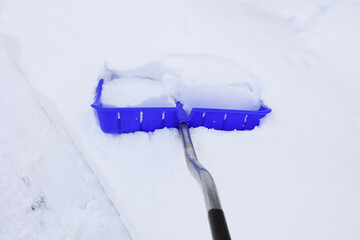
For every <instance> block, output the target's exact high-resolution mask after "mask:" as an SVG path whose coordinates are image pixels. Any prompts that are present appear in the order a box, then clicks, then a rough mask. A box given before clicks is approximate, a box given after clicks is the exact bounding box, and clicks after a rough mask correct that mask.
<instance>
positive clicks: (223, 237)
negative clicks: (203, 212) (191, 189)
mask: <svg viewBox="0 0 360 240" xmlns="http://www.w3.org/2000/svg"><path fill="white" fill-rule="evenodd" d="M178 128H179V133H180V135H181V138H182V143H183V146H184V152H185V158H186V164H187V166H188V169H189V171H190V173H191V174H192V176H193V177H194V178H195V179H196V181H197V182H198V183H199V185H200V187H201V190H202V192H203V194H204V199H205V204H206V209H207V211H208V218H209V223H210V228H211V233H212V236H213V240H230V239H231V238H230V233H229V229H228V227H227V224H226V220H225V215H224V212H223V210H222V208H221V204H220V199H219V195H218V192H217V189H216V185H215V181H214V179H213V177H212V176H211V174H210V173H209V171H208V170H206V168H205V167H204V166H203V165H201V163H200V162H199V160H198V159H197V156H196V154H195V149H194V146H193V144H192V141H191V137H190V132H189V126H188V123H187V122H180V123H179V125H178Z"/></svg>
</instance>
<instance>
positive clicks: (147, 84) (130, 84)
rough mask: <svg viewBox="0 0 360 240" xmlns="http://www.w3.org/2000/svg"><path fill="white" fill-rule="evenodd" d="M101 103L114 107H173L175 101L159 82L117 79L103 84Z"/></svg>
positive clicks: (141, 79)
mask: <svg viewBox="0 0 360 240" xmlns="http://www.w3.org/2000/svg"><path fill="white" fill-rule="evenodd" d="M101 102H102V103H103V104H104V105H107V106H115V107H174V106H175V101H174V100H173V99H171V98H170V96H169V95H168V94H167V92H166V91H165V88H164V86H163V84H162V83H161V82H160V81H156V80H151V79H147V78H139V77H137V78H135V77H134V78H118V79H112V80H111V81H110V82H108V83H105V84H103V90H102V93H101Z"/></svg>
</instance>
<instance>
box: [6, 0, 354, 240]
mask: <svg viewBox="0 0 360 240" xmlns="http://www.w3.org/2000/svg"><path fill="white" fill-rule="evenodd" d="M84 6H85V7H84ZM0 9H1V12H0V35H1V38H2V39H3V40H4V45H5V46H6V48H7V49H8V51H9V52H10V55H11V57H12V58H13V59H14V61H15V62H16V63H17V65H18V66H19V68H20V69H21V72H22V73H23V74H24V76H25V77H26V79H28V81H29V83H30V86H31V88H32V89H33V92H34V94H35V96H36V98H37V99H38V101H39V103H40V104H41V106H42V108H43V109H44V111H45V112H46V113H47V115H48V116H49V118H50V119H51V121H52V122H54V123H56V126H57V128H60V129H64V130H66V132H67V133H68V134H69V139H71V141H73V142H74V143H75V145H76V147H77V149H78V150H79V151H81V153H82V154H83V156H84V158H85V159H86V160H87V162H88V163H89V165H90V166H91V168H92V170H93V171H94V173H95V175H96V177H97V179H98V180H99V181H100V182H101V185H102V186H103V188H104V190H105V192H106V193H107V195H108V196H109V198H110V199H111V201H112V202H113V203H114V205H115V206H116V208H117V210H118V211H119V213H120V215H121V219H122V220H123V221H124V224H125V225H126V227H127V229H128V230H129V232H130V234H131V237H132V238H133V239H136V240H138V239H175V240H176V239H210V230H209V227H208V223H207V219H206V211H205V206H204V202H203V199H202V195H201V190H200V189H199V187H198V186H197V183H196V182H195V180H194V179H193V178H192V176H191V175H190V174H189V172H188V170H187V169H186V164H185V160H184V156H183V150H182V146H181V142H180V139H179V135H178V133H177V130H176V129H162V130H157V131H155V132H153V133H141V132H138V133H134V134H125V135H106V134H103V133H102V132H101V131H100V129H99V126H98V125H97V123H96V118H95V116H94V113H93V110H92V109H91V108H90V104H91V103H92V102H93V98H94V91H95V88H96V85H97V83H98V79H99V76H100V75H101V74H102V68H103V66H104V63H106V64H107V66H108V67H109V68H110V69H119V70H121V71H126V70H127V69H136V68H138V66H144V65H145V64H146V63H149V62H150V63H151V62H154V61H159V62H160V63H161V64H162V62H161V60H159V59H162V57H164V56H168V55H169V54H174V53H175V55H182V56H190V58H191V59H190V60H183V64H187V63H189V65H191V64H194V63H195V62H196V61H195V60H193V56H199V55H200V56H202V57H203V58H205V59H208V62H209V64H210V65H211V64H212V62H213V64H212V67H201V65H200V66H198V65H197V67H194V69H195V70H197V69H199V70H201V71H204V74H207V73H210V72H211V71H219V72H221V71H222V70H221V69H222V67H223V65H224V64H221V63H219V62H216V61H215V62H214V61H213V60H212V59H213V57H212V56H215V57H216V58H219V59H223V61H226V62H229V63H235V64H236V66H238V65H240V66H243V69H248V70H249V71H251V73H253V74H254V75H255V76H256V78H257V79H259V80H258V81H259V83H258V85H257V84H256V83H254V84H253V85H254V86H252V87H253V90H254V94H260V95H259V96H258V97H259V98H260V99H262V100H263V101H264V103H265V104H266V105H268V106H269V107H271V108H272V109H273V112H272V113H271V114H270V115H268V116H267V117H266V118H265V119H264V120H263V121H262V122H261V125H260V127H258V128H256V129H254V130H253V131H243V132H239V131H233V132H221V131H214V130H209V129H204V128H197V129H191V134H192V138H193V142H194V145H195V149H196V153H197V155H198V158H199V160H200V162H202V163H203V164H204V166H206V167H207V168H208V170H209V171H210V172H211V173H212V175H213V176H214V179H215V181H216V183H217V187H218V190H219V194H220V198H221V201H222V205H223V208H224V211H225V215H226V217H227V220H228V225H229V229H230V232H231V235H232V238H233V239H277V240H279V239H354V240H355V239H359V237H360V228H359V227H358V226H359V225H360V222H359V221H360V220H359V219H360V217H359V216H360V207H359V206H360V205H359V204H358V203H359V202H360V190H359V189H360V175H359V174H358V173H359V171H360V163H359V161H358V159H359V156H360V149H359V147H358V145H359V142H360V112H359V111H358V109H357V107H356V106H357V105H358V104H359V102H360V97H359V94H358V89H359V88H360V82H359V81H358V79H359V77H360V71H359V68H358V66H357V63H358V62H359V61H360V48H358V42H359V40H360V28H358V27H357V23H358V22H359V21H360V19H359V18H360V14H359V12H360V5H359V3H358V2H356V1H352V0H351V1H350V0H349V1H347V0H344V1H331V0H315V1H307V0H293V1H285V0H275V1H271V2H269V1H264V0H257V1H249V0H241V1H231V0H227V1H215V0H214V1H202V0H201V1H190V0H189V1H177V2H172V1H164V0H157V1H151V2H149V1H136V2H133V1H117V2H114V1H111V0H105V1H96V0H94V1H84V0H80V1H76V2H74V1H68V0H66V1H61V2H49V1H45V0H35V1H32V2H28V1H23V0H13V1H7V2H6V5H4V6H3V7H0ZM185 58H186V57H185ZM205 62H207V61H205ZM181 64H182V63H181V61H177V62H175V63H174V64H173V65H171V64H170V63H169V65H171V66H172V69H173V68H177V67H179V68H180V69H181V68H183V67H182V65H181ZM218 66H221V68H218V69H217V67H218ZM1 69H6V68H1ZM151 69H152V68H151V67H149V68H147V69H145V70H146V71H151ZM201 71H200V73H201ZM229 71H230V70H229ZM241 71H242V70H241ZM244 71H245V72H247V70H244ZM172 72H176V69H175V70H174V71H172ZM190 72H191V71H190ZM227 72H228V70H226V71H223V73H224V74H225V73H227ZM150 74H151V73H150ZM179 74H181V71H180V73H177V74H175V76H174V75H172V74H169V75H167V76H166V75H165V79H166V81H167V82H168V83H169V85H168V88H169V89H166V91H169V90H174V89H175V90H176V89H181V85H177V80H176V78H177V77H179ZM219 74H220V73H219ZM146 75H149V74H146ZM155 75H156V74H155ZM209 75H211V74H209ZM184 76H185V77H184ZM184 76H181V79H187V80H188V81H186V82H185V83H186V84H189V85H190V84H192V85H191V87H193V86H201V84H205V85H207V86H210V87H212V86H214V87H217V86H220V85H221V86H222V87H224V86H226V85H229V84H230V82H226V81H227V80H228V79H231V78H228V77H226V78H225V77H224V78H214V79H211V81H210V80H209V82H206V81H205V83H204V82H201V81H198V79H200V78H199V77H195V78H193V77H191V76H197V75H196V74H195V75H193V72H191V74H189V75H184ZM217 76H218V75H217ZM127 77H129V76H127ZM160 77H161V76H160ZM256 78H255V77H254V79H256ZM241 79H246V80H245V82H248V80H249V79H252V78H249V79H248V78H241ZM1 81H2V85H3V86H6V88H7V87H9V88H10V85H8V84H10V83H8V81H5V80H4V78H1ZM213 81H214V82H213ZM230 85H231V84H230ZM240 86H242V87H244V85H241V84H240ZM260 86H261V87H260ZM225 89H226V88H225ZM260 90H261V91H260ZM3 92H5V93H6V92H8V94H7V95H6V96H9V95H10V96H11V94H10V91H6V90H5V89H3ZM12 92H15V91H12ZM170 92H171V91H170ZM176 94H179V93H177V92H176V91H172V92H171V95H174V96H176ZM20 96H21V94H20ZM255 96H256V95H255ZM18 98H19V99H23V101H25V102H27V98H25V97H24V98H23V97H18ZM15 99H17V98H11V99H6V100H4V101H1V103H2V104H3V103H6V104H7V105H8V106H12V104H13V101H14V104H15V102H16V101H15ZM14 106H16V105H14ZM6 109H7V110H8V111H10V110H11V109H14V108H10V107H7V108H6ZM26 109H30V107H29V108H26ZM29 111H30V110H29ZM6 115H9V114H6ZM27 116H36V115H35V114H30V113H29V114H28V115H27ZM2 121H5V120H4V119H3V120H2ZM17 121H18V122H20V123H19V124H17V125H16V126H23V125H22V124H21V123H23V122H25V123H26V121H23V120H22V119H20V118H19V119H18V120H17ZM33 123H34V127H36V126H38V125H37V124H35V123H36V122H33ZM10 124H15V121H10V122H4V123H3V124H2V126H6V127H5V129H13V128H14V127H13V126H12V125H10ZM23 129H24V130H23V131H19V132H18V133H17V134H18V135H11V134H14V133H13V131H11V132H10V130H6V131H7V135H8V136H13V137H14V138H13V142H10V143H9V144H8V145H5V144H2V145H1V146H4V149H5V150H6V151H10V150H11V149H13V147H14V146H16V145H15V144H16V142H17V141H18V140H19V139H25V138H24V137H26V136H31V135H35V136H37V135H39V134H37V132H36V133H34V132H32V131H31V129H32V128H30V127H29V128H26V126H25V125H24V128H23ZM3 134H5V130H4V131H2V132H1V136H6V135H3ZM3 139H7V138H6V137H5V138H3ZM39 141H40V140H39ZM40 142H41V143H42V144H39V145H41V146H43V145H44V144H43V143H48V144H50V143H51V142H50V141H48V138H46V139H45V140H41V141H40ZM27 143H28V141H25V142H23V143H22V144H21V145H20V146H19V147H25V149H24V150H26V149H30V148H32V145H29V144H27ZM54 145H55V146H57V145H58V144H54ZM55 146H54V148H55ZM15 149H16V148H15ZM30 150H31V149H30ZM33 151H34V153H37V152H41V151H40V150H37V149H36V148H34V149H33ZM13 152H15V150H14V151H13ZM64 152H65V151H60V150H59V153H61V154H65V153H64ZM7 156H8V155H7ZM59 156H60V157H59V158H61V156H62V155H59ZM9 158H10V157H9ZM9 158H6V159H7V160H6V161H7V162H10V163H12V162H13V161H11V160H9ZM16 159H29V158H22V157H21V156H20V157H17V158H16ZM61 159H67V158H66V157H65V156H64V157H63V158H61ZM49 165H50V164H49ZM6 166H8V165H6ZM8 167H10V166H8ZM46 168H50V166H46ZM46 168H44V169H46ZM2 169H3V168H2ZM66 169H67V168H66ZM69 169H70V168H69ZM10 172H11V171H10ZM43 172H44V173H46V171H43ZM50 172H51V171H50ZM49 174H50V173H49ZM34 175H35V174H34ZM51 175H52V176H58V175H59V174H57V172H56V173H54V174H51ZM3 176H4V175H2V176H1V179H4V177H3ZM5 176H6V175H5ZM8 176H9V175H8ZM38 179H42V177H40V176H39V178H38ZM44 179H46V180H48V179H49V178H44ZM54 179H55V178H54ZM1 181H2V182H4V180H1ZM54 181H55V180H54ZM9 182H11V183H12V184H19V183H18V182H16V181H11V180H9ZM25 182H26V181H25ZM45 182H46V181H45ZM21 184H23V183H21ZM21 184H19V185H17V186H15V187H13V188H15V189H19V188H20V186H22V185H21ZM79 184H80V183H79ZM23 185H24V184H23ZM60 185H61V184H60V183H59V186H60ZM67 185H69V186H74V187H75V186H77V185H78V184H67ZM59 188H60V187H59ZM76 191H77V190H74V192H76ZM79 191H80V194H79V196H80V195H83V194H84V195H86V194H88V193H89V191H91V190H90V189H86V190H83V191H84V192H85V193H83V194H81V192H82V191H81V190H79ZM2 192H5V191H2ZM6 192H9V194H5V196H8V199H9V198H11V196H12V195H11V194H10V192H14V191H6ZM61 192H62V191H61ZM61 192H60V190H59V191H54V192H52V193H54V194H59V195H61V194H60V193H61ZM45 196H46V198H45V199H49V200H46V201H47V203H48V202H49V204H50V202H51V199H50V197H48V196H47V195H45ZM69 196H70V195H69ZM71 196H72V195H71ZM74 196H78V195H77V194H75V195H74ZM38 197H40V194H36V195H35V196H34V198H33V199H31V201H29V204H27V205H26V208H27V207H28V206H31V204H32V203H36V201H38V202H41V201H39V200H41V198H38ZM19 199H21V198H19ZM53 199H56V198H55V197H54V198H53ZM54 201H55V200H54ZM62 201H65V202H68V203H69V204H76V200H75V199H72V198H65V197H64V198H60V200H59V204H56V206H57V205H59V206H61V204H60V203H61V202H62ZM4 202H5V203H6V202H7V203H11V202H10V201H1V203H4ZM11 204H14V205H11V206H10V207H8V208H7V209H9V210H6V211H5V210H3V209H1V212H6V213H8V214H9V215H7V216H12V214H11V212H12V211H17V210H18V207H17V206H18V205H16V203H11ZM35 205H36V206H41V204H35ZM51 205H52V206H54V205H53V204H51ZM46 206H48V204H46ZM49 206H50V205H49ZM40 209H42V208H40ZM41 211H42V210H41ZM41 211H37V210H36V211H34V213H36V212H41ZM79 211H81V210H79ZM59 212H62V211H59ZM95 212H97V213H99V212H98V211H95ZM19 214H20V215H21V217H24V216H27V215H26V214H25V213H24V212H20V213H19ZM73 214H74V215H73V216H74V217H75V216H76V217H79V216H80V217H81V216H84V215H81V214H77V213H75V210H74V212H73ZM88 214H90V213H88ZM106 216H114V215H112V214H106ZM106 216H104V218H102V219H103V220H104V221H106V222H107V221H108V220H109V218H110V217H106ZM65 218H66V216H64V219H65ZM68 219H72V218H71V217H69V218H68ZM83 219H90V218H89V217H88V216H87V215H86V214H85V217H84V218H82V219H80V220H78V221H75V220H74V221H75V223H79V222H82V221H85V220H83ZM112 219H117V220H116V221H117V223H119V222H120V220H119V217H118V215H116V217H114V218H112ZM68 221H69V220H68ZM4 222H5V220H3V219H1V223H2V224H1V225H3V223H4ZM14 222H17V223H18V225H17V226H19V228H20V226H21V229H23V228H22V226H23V223H22V222H20V221H15V220H14ZM45 222H48V221H45ZM49 222H51V221H49ZM60 222H61V221H60ZM64 222H65V220H64ZM75 223H74V224H75ZM74 224H69V225H74ZM9 226H12V225H9ZM26 226H32V227H34V226H37V225H36V224H34V223H31V222H30V223H29V225H26ZM96 226H98V225H97V224H95V222H94V224H90V227H88V226H84V227H83V229H86V230H87V231H90V230H94V231H95V232H96V231H97V230H95V229H96ZM106 226H107V225H106ZM74 228H76V224H75V226H74ZM2 229H3V228H2ZM56 229H57V228H56ZM109 229H110V226H109ZM111 229H117V228H112V227H111ZM51 230H52V229H49V230H48V231H49V232H51ZM29 231H30V230H29ZM54 231H55V230H53V231H52V233H53V235H54V236H59V238H61V237H60V233H57V232H54ZM112 231H115V230H112ZM116 231H120V230H116ZM39 232H40V233H42V234H46V231H45V230H42V231H41V230H39ZM65 232H66V231H65ZM104 232H105V231H104ZM16 233H17V231H16V229H15V228H10V229H9V231H8V234H16ZM97 233H99V234H101V233H100V232H97ZM117 233H118V234H120V233H119V232H117ZM1 234H3V231H2V232H1ZM105 234H108V235H105ZM110 235H111V236H116V234H115V233H113V232H111V231H110V230H109V231H106V232H105V233H104V238H110V237H108V236H110ZM4 236H5V237H7V236H6V235H4ZM52 238H53V237H52ZM73 238H74V239H77V238H76V237H73ZM114 238H117V237H114ZM119 238H120V239H121V237H119ZM96 239H98V238H96Z"/></svg>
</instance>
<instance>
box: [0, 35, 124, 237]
mask: <svg viewBox="0 0 360 240" xmlns="http://www.w3.org/2000/svg"><path fill="white" fill-rule="evenodd" d="M0 69H1V71H0V80H1V83H2V87H1V88H0V114H1V116H2V117H1V119H0V125H1V126H2V128H1V134H0V176H1V177H0V191H1V193H2V194H1V197H0V212H1V215H0V238H1V239H36V240H38V239H102V238H106V239H130V235H129V233H128V231H127V230H126V228H125V227H124V225H123V223H122V222H121V220H120V218H119V214H118V212H117V210H116V209H115V208H114V206H113V204H112V203H111V202H110V201H109V199H108V197H107V196H106V194H105V192H104V190H103V189H102V187H101V186H100V184H99V182H98V180H97V178H96V177H95V176H94V173H93V172H92V171H91V170H90V168H89V166H88V164H87V163H86V160H85V159H84V157H83V156H82V154H81V153H80V152H78V150H77V149H76V148H75V146H74V144H73V142H72V140H71V139H70V138H69V136H68V134H67V131H66V130H65V129H63V128H62V127H61V126H56V127H57V128H56V129H55V126H54V125H53V123H54V122H53V120H51V119H49V116H48V115H47V114H46V113H45V112H44V110H43V109H42V107H41V105H39V103H38V101H37V100H36V97H35V96H34V94H33V92H32V90H31V89H30V88H29V85H28V84H27V82H26V80H25V79H24V77H23V75H22V74H21V72H20V71H19V68H18V67H17V65H16V64H15V63H14V62H13V60H12V59H11V58H10V56H9V54H8V52H7V51H6V49H5V48H4V46H3V42H2V41H1V39H0Z"/></svg>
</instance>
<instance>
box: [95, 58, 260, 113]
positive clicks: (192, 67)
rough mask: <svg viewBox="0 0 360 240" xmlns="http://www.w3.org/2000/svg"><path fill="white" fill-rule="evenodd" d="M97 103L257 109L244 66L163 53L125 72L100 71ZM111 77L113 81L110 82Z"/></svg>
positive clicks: (254, 85) (256, 88)
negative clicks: (100, 92) (158, 58)
mask: <svg viewBox="0 0 360 240" xmlns="http://www.w3.org/2000/svg"><path fill="white" fill-rule="evenodd" d="M101 78H104V79H106V80H107V82H105V84H104V85H103V86H104V87H103V91H102V94H101V96H102V98H101V100H102V103H104V104H105V105H108V106H117V107H134V106H137V107H172V106H175V102H178V101H179V102H181V103H182V104H183V106H184V109H185V111H186V112H187V113H188V114H189V113H190V112H191V109H192V108H222V109H240V110H258V109H260V107H261V100H260V94H261V87H260V83H259V80H258V79H257V78H256V77H255V76H254V75H253V74H251V72H250V71H249V70H247V69H245V68H244V67H241V66H239V65H237V64H235V63H233V62H231V61H226V60H224V59H221V58H219V57H214V56H202V55H169V56H165V57H163V58H162V59H161V60H160V61H155V62H151V63H148V64H145V65H143V66H140V67H136V68H132V69H129V70H125V71H121V70H113V69H112V70H110V69H107V68H105V69H104V71H103V74H102V76H101ZM114 78H115V79H114Z"/></svg>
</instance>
